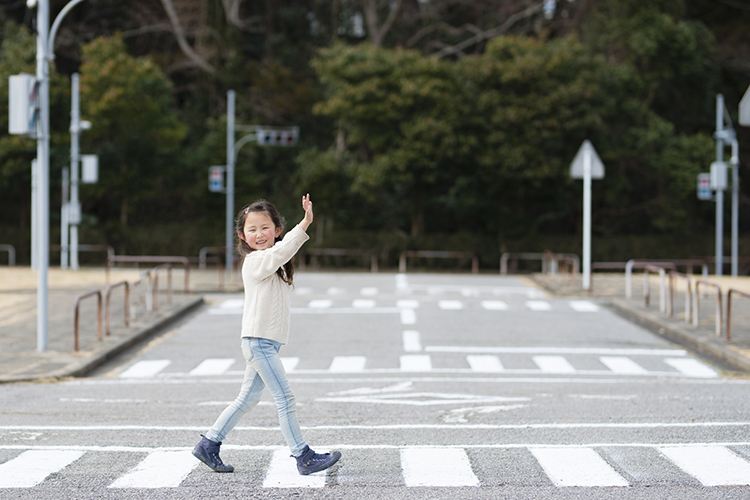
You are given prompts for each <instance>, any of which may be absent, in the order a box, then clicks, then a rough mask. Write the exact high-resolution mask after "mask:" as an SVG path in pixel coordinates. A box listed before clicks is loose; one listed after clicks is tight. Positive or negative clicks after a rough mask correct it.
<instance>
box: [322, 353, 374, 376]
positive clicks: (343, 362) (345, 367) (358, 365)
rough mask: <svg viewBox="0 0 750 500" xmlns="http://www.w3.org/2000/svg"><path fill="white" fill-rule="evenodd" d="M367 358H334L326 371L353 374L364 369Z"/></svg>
mask: <svg viewBox="0 0 750 500" xmlns="http://www.w3.org/2000/svg"><path fill="white" fill-rule="evenodd" d="M366 363H367V357H365V356H334V358H333V361H331V366H330V368H328V371H331V372H335V373H355V372H361V371H364V369H365V364H366Z"/></svg>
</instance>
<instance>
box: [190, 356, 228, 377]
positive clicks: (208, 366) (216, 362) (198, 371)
mask: <svg viewBox="0 0 750 500" xmlns="http://www.w3.org/2000/svg"><path fill="white" fill-rule="evenodd" d="M233 364H234V359H229V358H227V359H218V358H209V359H204V360H203V361H201V364H199V365H198V366H196V367H195V368H193V369H192V370H190V375H222V374H223V373H224V372H225V371H227V370H228V369H229V367H230V366H232V365H233Z"/></svg>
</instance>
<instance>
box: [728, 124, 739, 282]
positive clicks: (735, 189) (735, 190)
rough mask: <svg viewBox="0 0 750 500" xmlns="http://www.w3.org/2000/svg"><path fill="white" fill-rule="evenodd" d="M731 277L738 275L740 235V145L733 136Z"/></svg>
mask: <svg viewBox="0 0 750 500" xmlns="http://www.w3.org/2000/svg"><path fill="white" fill-rule="evenodd" d="M730 162H731V164H732V277H733V278H736V277H737V273H738V260H739V255H740V250H739V242H738V240H739V234H740V222H739V220H740V144H739V142H737V137H736V136H735V138H734V140H732V159H731V160H730Z"/></svg>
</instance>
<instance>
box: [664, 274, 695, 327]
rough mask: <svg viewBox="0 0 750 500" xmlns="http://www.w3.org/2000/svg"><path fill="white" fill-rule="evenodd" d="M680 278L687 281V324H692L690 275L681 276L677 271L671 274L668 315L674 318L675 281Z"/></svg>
mask: <svg viewBox="0 0 750 500" xmlns="http://www.w3.org/2000/svg"><path fill="white" fill-rule="evenodd" d="M678 278H682V279H684V280H685V286H686V289H685V323H688V324H689V323H690V319H691V312H690V308H691V306H692V302H693V289H692V283H691V276H690V275H689V274H681V273H678V272H677V271H670V272H669V302H668V303H667V313H668V314H669V317H670V318H672V317H674V293H675V281H676V280H677V279H678Z"/></svg>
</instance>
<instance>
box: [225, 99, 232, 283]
mask: <svg viewBox="0 0 750 500" xmlns="http://www.w3.org/2000/svg"><path fill="white" fill-rule="evenodd" d="M233 243H234V90H229V91H227V212H226V239H225V246H226V254H225V258H226V271H225V272H226V279H227V282H229V281H230V280H231V279H232V270H233V269H232V268H233V267H234V265H233V264H234V249H233V248H232V246H233V245H232V244H233Z"/></svg>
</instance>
